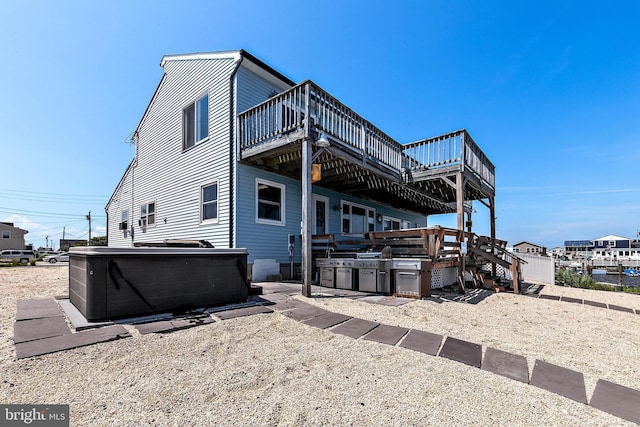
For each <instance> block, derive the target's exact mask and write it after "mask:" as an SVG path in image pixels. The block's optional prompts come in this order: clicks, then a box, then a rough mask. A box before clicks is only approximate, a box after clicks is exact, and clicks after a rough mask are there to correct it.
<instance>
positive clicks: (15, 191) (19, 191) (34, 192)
mask: <svg viewBox="0 0 640 427" xmlns="http://www.w3.org/2000/svg"><path fill="white" fill-rule="evenodd" d="M0 191H2V192H8V193H17V194H25V193H26V194H43V195H46V196H67V197H89V198H105V196H104V195H99V194H68V193H51V192H49V191H47V192H40V191H23V190H12V189H9V188H0Z"/></svg>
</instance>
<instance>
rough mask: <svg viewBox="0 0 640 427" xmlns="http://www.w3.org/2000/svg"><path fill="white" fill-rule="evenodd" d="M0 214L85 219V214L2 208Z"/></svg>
mask: <svg viewBox="0 0 640 427" xmlns="http://www.w3.org/2000/svg"><path fill="white" fill-rule="evenodd" d="M0 212H3V213H8V214H23V215H24V214H28V215H40V216H43V217H51V218H56V217H57V218H73V219H84V218H85V216H86V215H85V214H67V213H56V212H42V211H30V210H26V209H13V208H5V207H2V206H0ZM95 218H104V219H106V218H107V216H106V215H98V216H97V217H95Z"/></svg>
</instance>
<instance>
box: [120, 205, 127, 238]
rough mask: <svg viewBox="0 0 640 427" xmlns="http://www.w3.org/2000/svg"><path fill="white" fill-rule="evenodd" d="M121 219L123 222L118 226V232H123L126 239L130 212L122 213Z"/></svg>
mask: <svg viewBox="0 0 640 427" xmlns="http://www.w3.org/2000/svg"><path fill="white" fill-rule="evenodd" d="M120 218H121V221H120V224H119V225H118V230H122V231H123V232H124V234H125V237H126V235H127V230H128V229H129V211H128V210H126V211H122V214H121V216H120Z"/></svg>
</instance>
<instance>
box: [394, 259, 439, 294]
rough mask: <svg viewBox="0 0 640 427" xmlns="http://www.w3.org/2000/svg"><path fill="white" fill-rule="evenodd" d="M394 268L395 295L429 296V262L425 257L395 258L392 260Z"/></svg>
mask: <svg viewBox="0 0 640 427" xmlns="http://www.w3.org/2000/svg"><path fill="white" fill-rule="evenodd" d="M391 268H392V269H394V270H395V285H396V289H395V291H396V294H397V295H406V296H412V297H418V298H422V297H428V296H431V262H430V261H428V260H426V259H418V258H416V259H409V258H407V259H395V260H393V262H392V267H391Z"/></svg>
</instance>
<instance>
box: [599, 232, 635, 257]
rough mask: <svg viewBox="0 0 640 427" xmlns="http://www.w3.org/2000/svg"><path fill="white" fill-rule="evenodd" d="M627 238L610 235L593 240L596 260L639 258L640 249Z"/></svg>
mask: <svg viewBox="0 0 640 427" xmlns="http://www.w3.org/2000/svg"><path fill="white" fill-rule="evenodd" d="M632 243H635V242H634V241H632V239H629V238H627V237H622V236H616V235H613V234H612V235H608V236H603V237H599V238H597V239H595V240H593V256H594V257H595V258H611V259H624V258H639V257H640V248H639V247H636V245H635V244H632Z"/></svg>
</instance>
